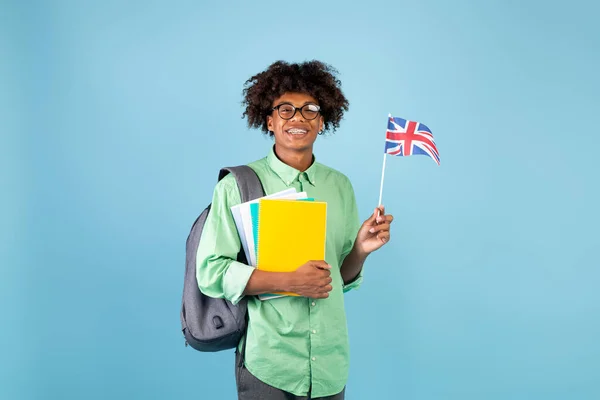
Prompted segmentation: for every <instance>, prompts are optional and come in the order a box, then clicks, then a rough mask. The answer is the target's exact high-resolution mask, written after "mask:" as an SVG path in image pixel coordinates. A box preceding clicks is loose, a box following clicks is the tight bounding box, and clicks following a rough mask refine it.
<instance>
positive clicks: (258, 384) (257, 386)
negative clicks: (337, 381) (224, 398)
mask: <svg viewBox="0 0 600 400" xmlns="http://www.w3.org/2000/svg"><path fill="white" fill-rule="evenodd" d="M240 364H241V365H240ZM235 382H236V385H237V392H238V400H317V399H319V400H344V393H345V391H346V389H345V388H344V390H342V391H341V392H340V393H338V394H335V395H333V396H327V397H310V393H309V394H308V396H296V395H294V394H292V393H288V392H284V391H283V390H281V389H277V388H274V387H273V386H270V385H268V384H266V383H264V382H262V381H261V380H259V379H258V378H256V377H255V376H254V375H252V374H251V373H250V371H248V370H247V369H246V366H245V365H244V363H242V362H241V354H240V352H238V351H237V350H236V352H235Z"/></svg>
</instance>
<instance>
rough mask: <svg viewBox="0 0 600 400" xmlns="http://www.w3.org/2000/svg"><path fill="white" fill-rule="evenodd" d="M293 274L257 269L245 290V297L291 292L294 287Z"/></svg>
mask: <svg viewBox="0 0 600 400" xmlns="http://www.w3.org/2000/svg"><path fill="white" fill-rule="evenodd" d="M291 281H292V273H291V272H269V271H262V270H259V269H256V270H254V271H253V272H252V275H250V279H249V280H248V283H247V284H246V289H244V295H245V296H253V295H259V294H265V293H274V292H289V291H291V286H292V283H291Z"/></svg>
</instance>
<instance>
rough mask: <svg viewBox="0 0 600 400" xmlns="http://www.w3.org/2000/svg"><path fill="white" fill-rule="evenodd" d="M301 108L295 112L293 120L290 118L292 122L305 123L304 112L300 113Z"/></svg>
mask: <svg viewBox="0 0 600 400" xmlns="http://www.w3.org/2000/svg"><path fill="white" fill-rule="evenodd" d="M300 110H301V109H300V108H296V109H295V110H294V115H292V118H290V121H302V122H304V115H302V112H301V111H300Z"/></svg>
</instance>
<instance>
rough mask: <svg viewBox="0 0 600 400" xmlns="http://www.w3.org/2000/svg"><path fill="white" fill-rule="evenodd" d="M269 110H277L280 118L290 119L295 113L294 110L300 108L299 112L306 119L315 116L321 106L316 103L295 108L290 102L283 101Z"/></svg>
mask: <svg viewBox="0 0 600 400" xmlns="http://www.w3.org/2000/svg"><path fill="white" fill-rule="evenodd" d="M271 110H277V112H278V113H279V116H280V117H281V119H292V118H293V117H294V115H296V111H298V110H300V114H302V116H303V117H304V118H306V119H308V120H311V119H315V118H317V115H319V111H321V107H319V106H318V105H316V104H305V105H303V106H302V107H300V108H296V107H294V106H293V105H291V104H288V103H283V104H280V105H278V106H275V107H273V108H272V109H271Z"/></svg>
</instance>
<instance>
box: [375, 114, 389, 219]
mask: <svg viewBox="0 0 600 400" xmlns="http://www.w3.org/2000/svg"><path fill="white" fill-rule="evenodd" d="M391 117H392V114H388V118H391ZM386 126H387V125H386ZM386 132H387V128H386ZM386 156H387V152H386V151H385V150H384V151H383V166H382V167H381V185H380V186H379V206H381V198H382V195H383V178H384V176H385V160H386V158H387V157H386ZM380 214H381V211H377V216H379V215H380Z"/></svg>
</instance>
